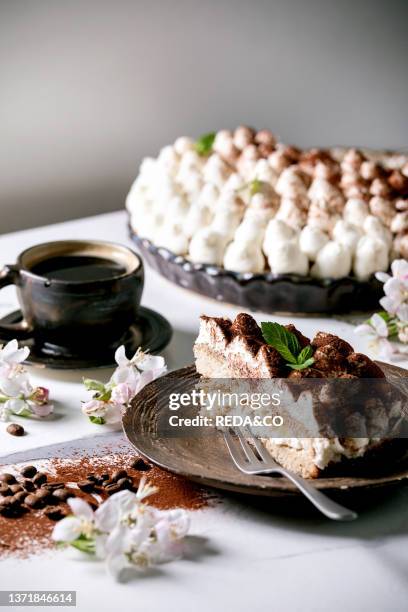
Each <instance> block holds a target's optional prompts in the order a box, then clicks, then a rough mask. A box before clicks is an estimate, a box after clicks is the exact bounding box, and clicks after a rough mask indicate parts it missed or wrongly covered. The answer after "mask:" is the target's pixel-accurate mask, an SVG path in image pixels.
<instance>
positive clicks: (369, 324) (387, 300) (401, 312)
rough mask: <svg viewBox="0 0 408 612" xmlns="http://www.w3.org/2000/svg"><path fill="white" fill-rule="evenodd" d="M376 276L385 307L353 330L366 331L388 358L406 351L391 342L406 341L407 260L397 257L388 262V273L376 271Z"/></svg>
mask: <svg viewBox="0 0 408 612" xmlns="http://www.w3.org/2000/svg"><path fill="white" fill-rule="evenodd" d="M375 276H376V278H377V279H378V280H379V281H380V282H382V283H384V287H383V289H384V297H383V298H381V299H380V304H381V306H382V308H383V309H384V311H383V312H382V313H377V314H375V315H373V317H371V319H369V320H368V321H366V323H365V324H363V325H359V326H358V327H357V328H356V330H355V331H356V332H357V333H362V334H369V335H370V336H371V338H372V339H373V342H374V345H375V346H376V347H377V348H379V349H380V351H381V353H382V355H383V356H384V357H386V358H388V359H390V358H392V357H396V356H400V355H406V353H407V351H406V350H405V349H402V348H398V347H397V346H396V345H395V344H391V342H393V341H394V340H399V341H400V342H401V343H403V344H408V261H406V260H405V259H396V260H394V261H393V262H392V264H391V274H388V273H386V272H377V273H376V275H375Z"/></svg>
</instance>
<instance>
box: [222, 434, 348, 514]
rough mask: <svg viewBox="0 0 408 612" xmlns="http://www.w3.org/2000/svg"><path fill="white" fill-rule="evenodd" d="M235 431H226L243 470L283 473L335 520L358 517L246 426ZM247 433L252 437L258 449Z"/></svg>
mask: <svg viewBox="0 0 408 612" xmlns="http://www.w3.org/2000/svg"><path fill="white" fill-rule="evenodd" d="M232 431H233V432H234V434H235V436H234V435H232V433H231V429H226V430H224V432H223V435H224V439H225V443H226V445H227V448H228V450H229V452H230V455H231V457H232V460H233V462H234V463H235V465H236V466H237V468H238V469H239V470H241V472H244V473H245V474H281V475H282V476H286V478H288V479H289V480H290V481H292V482H293V484H295V485H296V486H297V488H298V489H299V491H301V492H302V493H303V495H304V496H305V497H307V499H308V500H309V501H310V502H312V504H313V505H314V506H315V507H316V508H317V509H318V510H320V512H322V513H323V514H324V515H325V516H327V517H328V518H330V519H332V520H334V521H353V520H354V519H356V518H357V516H358V515H357V514H356V513H355V512H353V511H352V510H349V509H348V508H345V507H344V506H341V505H340V504H338V503H336V502H335V501H333V500H331V499H330V498H329V497H327V495H325V494H324V493H322V492H321V491H318V490H317V489H316V488H315V487H314V486H313V485H311V484H310V483H309V482H307V481H306V480H305V479H304V478H302V477H301V476H298V475H297V474H293V472H290V471H289V470H287V469H285V468H284V467H282V466H281V465H279V463H276V461H274V460H273V459H272V457H271V455H270V454H269V453H268V451H267V450H266V448H265V447H264V446H263V444H262V442H260V441H259V440H257V439H256V438H255V437H254V436H253V435H252V434H251V433H250V432H249V431H246V430H245V429H243V428H242V427H237V428H234V429H232ZM247 437H250V438H251V441H252V443H253V445H254V447H255V450H256V453H255V451H254V449H253V448H252V446H251V444H250V443H249V442H248V440H247Z"/></svg>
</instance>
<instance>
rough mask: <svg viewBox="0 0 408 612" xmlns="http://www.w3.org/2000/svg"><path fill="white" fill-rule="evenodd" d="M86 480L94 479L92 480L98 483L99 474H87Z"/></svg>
mask: <svg viewBox="0 0 408 612" xmlns="http://www.w3.org/2000/svg"><path fill="white" fill-rule="evenodd" d="M86 480H92V482H95V483H97V482H99V480H100V479H99V478H98V476H96V474H87V476H86Z"/></svg>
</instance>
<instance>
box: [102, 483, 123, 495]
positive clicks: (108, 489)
mask: <svg viewBox="0 0 408 612" xmlns="http://www.w3.org/2000/svg"><path fill="white" fill-rule="evenodd" d="M120 490H121V488H120V486H119V485H118V483H117V482H114V483H112V484H110V485H108V486H107V487H106V488H105V491H106V493H107V494H108V495H113V494H114V493H119V491H120Z"/></svg>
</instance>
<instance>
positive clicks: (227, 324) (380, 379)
mask: <svg viewBox="0 0 408 612" xmlns="http://www.w3.org/2000/svg"><path fill="white" fill-rule="evenodd" d="M194 355H195V359H196V369H197V371H198V372H199V374H201V375H202V376H203V377H204V378H217V379H221V378H230V379H234V378H236V379H242V378H248V379H271V378H272V379H279V380H278V382H279V383H282V384H283V386H284V387H286V388H288V389H289V393H292V394H293V390H294V389H296V386H297V382H298V381H302V382H304V383H306V389H307V388H308V385H309V389H310V406H309V408H310V413H311V414H312V416H313V419H314V420H315V421H316V422H317V426H318V429H319V431H326V434H324V433H319V434H318V437H301V436H300V437H270V438H264V437H261V439H262V441H263V443H264V444H265V446H266V448H267V450H268V451H269V452H270V454H271V455H272V456H273V457H274V458H275V459H276V460H277V461H278V462H279V463H281V464H282V465H283V466H284V467H286V468H288V469H290V470H292V471H294V472H297V473H299V474H301V475H302V476H303V477H306V478H317V477H318V476H320V475H321V474H322V472H323V471H324V470H325V469H326V468H328V466H329V465H331V464H333V463H337V462H339V461H341V460H344V459H347V460H348V459H357V458H360V457H362V456H363V455H366V454H367V453H368V452H370V453H371V451H373V450H374V449H376V450H378V449H379V448H380V447H382V446H383V445H384V442H385V440H384V438H383V437H381V436H382V433H383V432H384V431H385V429H386V428H388V427H389V428H390V427H391V421H392V420H393V419H394V421H395V422H396V421H397V420H398V418H399V417H400V415H401V397H400V396H395V395H393V394H392V392H391V391H390V390H389V385H388V388H387V382H386V381H385V375H384V373H383V371H382V370H381V368H380V367H379V366H378V365H377V364H376V363H374V362H373V361H372V360H371V359H369V357H367V356H366V355H363V354H361V353H356V352H355V351H354V350H353V348H352V346H351V345H350V344H349V343H348V342H346V341H344V340H342V339H341V338H339V337H337V336H335V335H333V334H330V333H326V332H318V333H317V334H316V335H315V337H314V338H313V339H312V340H310V339H309V338H307V337H305V336H304V335H303V334H302V333H301V332H300V331H298V330H297V329H296V328H295V327H294V326H293V325H286V326H281V325H279V324H278V323H262V324H261V327H259V326H258V324H257V323H256V321H255V320H254V319H253V318H252V317H251V316H250V315H248V314H245V313H241V314H239V315H238V316H237V317H236V319H235V320H234V321H231V320H230V319H227V318H217V317H208V316H202V317H201V322H200V331H199V335H198V337H197V340H196V342H195V345H194ZM304 379H306V380H304ZM322 379H323V380H322ZM333 379H336V380H335V381H334V380H333ZM363 379H370V380H367V381H365V380H363ZM313 380H318V381H320V383H323V385H322V384H320V386H319V385H316V386H315V387H313V384H312V381H313ZM325 381H326V382H325ZM337 381H340V382H339V383H337ZM337 384H343V385H344V387H343V389H345V392H343V391H341V392H340V393H339V391H338V389H339V387H336V385H337ZM352 384H354V385H361V386H362V387H363V390H362V391H361V389H360V390H359V391H358V392H359V393H362V394H363V395H361V397H362V398H363V399H362V402H361V403H362V404H364V405H363V407H362V410H361V412H359V414H358V417H359V423H358V428H357V429H356V431H358V434H357V435H358V437H353V436H352V435H350V434H349V436H348V437H339V436H336V435H335V434H332V435H330V434H328V433H327V431H332V430H331V429H329V428H328V421H327V419H326V416H327V413H329V412H330V411H332V412H331V415H330V418H331V419H332V421H331V422H330V427H331V426H332V423H333V422H334V421H333V407H334V409H335V410H337V411H338V412H337V413H336V418H337V417H338V415H339V414H340V416H341V415H342V416H343V417H344V423H342V424H341V425H340V427H343V431H348V432H351V431H354V430H353V428H352V427H351V425H350V424H349V423H346V421H347V419H348V420H349V421H350V423H353V426H355V422H354V421H355V417H356V415H355V414H354V412H353V413H351V412H350V411H349V412H347V406H346V404H347V402H348V401H349V400H350V401H351V402H353V397H352V395H353V394H355V388H356V387H355V386H354V387H352ZM299 385H300V383H299ZM237 386H238V382H237ZM377 387H378V389H380V390H381V389H382V391H381V392H382V393H383V394H384V397H383V398H379V397H378V393H377V389H376V388H377ZM374 389H375V390H374ZM299 393H300V392H299ZM295 395H296V393H295ZM336 395H341V396H342V397H339V398H336V397H335V396H336ZM302 398H303V400H304V397H303V396H302ZM322 398H324V399H322ZM296 399H297V398H296ZM354 400H355V398H354ZM336 401H337V405H336ZM357 404H358V405H359V402H357ZM303 405H304V401H303ZM297 406H298V404H296V402H294V403H293V405H292V413H293V412H295V415H296V407H297ZM293 409H294V410H293ZM353 410H354V408H353ZM357 410H358V411H359V410H360V408H357ZM292 416H293V414H292ZM299 419H300V412H299ZM384 420H385V421H384ZM384 422H385V423H386V427H385V426H384ZM346 425H347V427H346ZM362 426H363V428H362ZM324 428H326V429H324ZM300 431H302V429H300ZM387 431H388V429H387ZM361 432H363V433H362V434H361ZM379 432H381V433H379ZM292 435H293V430H292ZM296 435H297V434H296ZM306 435H307V434H306Z"/></svg>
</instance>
